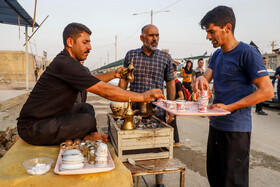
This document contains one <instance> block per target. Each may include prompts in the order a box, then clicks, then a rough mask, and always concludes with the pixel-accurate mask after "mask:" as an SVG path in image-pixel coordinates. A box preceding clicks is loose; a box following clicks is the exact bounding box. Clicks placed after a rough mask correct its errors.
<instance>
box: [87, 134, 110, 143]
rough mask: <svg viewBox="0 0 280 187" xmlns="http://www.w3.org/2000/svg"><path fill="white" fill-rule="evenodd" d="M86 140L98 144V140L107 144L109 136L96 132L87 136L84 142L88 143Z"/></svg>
mask: <svg viewBox="0 0 280 187" xmlns="http://www.w3.org/2000/svg"><path fill="white" fill-rule="evenodd" d="M86 140H89V141H94V142H96V141H97V140H102V141H104V142H107V141H108V135H107V134H103V133H100V132H94V133H93V134H90V135H87V136H86V137H85V138H84V141H86Z"/></svg>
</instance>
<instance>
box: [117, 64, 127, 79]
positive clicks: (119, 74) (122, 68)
mask: <svg viewBox="0 0 280 187" xmlns="http://www.w3.org/2000/svg"><path fill="white" fill-rule="evenodd" d="M125 69H126V68H125V67H119V68H118V69H116V70H115V77H116V78H120V79H122V78H124V76H123V77H122V74H121V72H122V71H123V70H125Z"/></svg>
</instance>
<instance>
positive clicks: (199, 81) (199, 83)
mask: <svg viewBox="0 0 280 187" xmlns="http://www.w3.org/2000/svg"><path fill="white" fill-rule="evenodd" d="M192 90H193V91H194V92H199V91H200V90H209V83H208V81H207V80H206V79H205V78H204V76H200V77H198V78H196V79H195V81H194V83H193V84H192Z"/></svg>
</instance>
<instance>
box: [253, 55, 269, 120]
mask: <svg viewBox="0 0 280 187" xmlns="http://www.w3.org/2000/svg"><path fill="white" fill-rule="evenodd" d="M263 62H264V65H265V66H266V58H265V57H263ZM255 112H256V113H257V114H258V115H267V113H266V112H265V111H263V103H258V104H256V111H255Z"/></svg>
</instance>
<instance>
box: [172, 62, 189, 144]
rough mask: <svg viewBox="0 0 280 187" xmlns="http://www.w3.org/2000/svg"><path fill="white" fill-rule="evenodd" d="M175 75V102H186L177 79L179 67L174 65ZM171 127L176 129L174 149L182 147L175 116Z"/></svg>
mask: <svg viewBox="0 0 280 187" xmlns="http://www.w3.org/2000/svg"><path fill="white" fill-rule="evenodd" d="M173 73H174V77H175V88H176V91H175V100H184V99H185V97H184V93H183V87H182V83H181V82H180V81H179V80H178V79H177V77H176V74H177V65H176V64H173ZM169 125H170V126H171V127H173V128H174V142H175V143H174V145H173V146H174V147H180V139H179V133H178V128H177V121H176V116H174V120H173V121H172V122H170V123H169Z"/></svg>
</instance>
